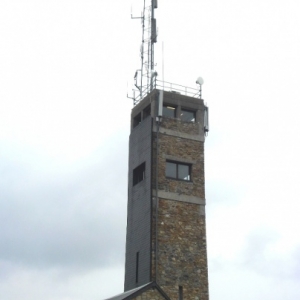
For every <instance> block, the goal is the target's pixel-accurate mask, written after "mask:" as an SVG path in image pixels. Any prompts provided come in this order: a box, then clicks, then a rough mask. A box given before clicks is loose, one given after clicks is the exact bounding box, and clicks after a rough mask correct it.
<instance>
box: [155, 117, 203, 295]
mask: <svg viewBox="0 0 300 300" xmlns="http://www.w3.org/2000/svg"><path fill="white" fill-rule="evenodd" d="M174 122H179V123H181V121H180V120H177V119H171V120H170V119H164V120H163V123H162V124H161V126H163V127H164V128H172V129H174V128H176V125H174ZM189 125H191V126H190V128H189V129H190V130H188V126H189ZM197 125H198V124H194V123H192V124H191V123H187V124H186V126H184V124H179V125H178V126H177V128H178V130H181V129H180V128H184V129H182V130H183V131H185V133H189V134H195V130H196V128H197ZM152 140H153V146H152V147H153V156H152V161H153V167H152V188H153V190H155V188H156V180H155V179H156V169H155V166H156V163H155V162H156V133H153V139H152ZM167 159H171V160H176V161H178V162H183V163H190V164H191V166H192V167H191V181H190V182H189V181H180V180H176V179H170V178H166V176H165V172H166V160H167ZM204 183H205V181H204V144H203V142H201V141H197V140H192V139H187V138H181V137H178V136H172V135H167V134H163V133H159V155H158V190H159V191H164V192H169V193H170V195H172V194H173V195H174V193H175V194H177V195H185V196H186V199H187V201H185V202H181V201H178V200H174V199H171V198H172V197H171V196H170V198H169V199H162V198H159V207H158V227H157V233H158V245H157V246H158V260H156V259H157V257H156V252H155V250H156V237H155V233H156V225H155V224H156V219H155V218H156V206H155V205H156V203H155V201H153V207H152V232H153V234H152V279H155V278H156V281H157V283H158V284H159V285H160V286H161V287H162V289H163V290H164V291H165V292H166V293H167V294H168V296H169V297H170V298H171V299H172V300H177V299H178V292H179V286H182V287H183V299H184V300H208V274H207V254H206V228H205V214H203V207H202V213H201V209H200V206H201V205H200V204H195V203H189V197H193V198H195V197H196V198H197V199H199V201H200V199H202V200H204V199H205V186H204ZM156 263H157V267H158V272H157V276H156Z"/></svg>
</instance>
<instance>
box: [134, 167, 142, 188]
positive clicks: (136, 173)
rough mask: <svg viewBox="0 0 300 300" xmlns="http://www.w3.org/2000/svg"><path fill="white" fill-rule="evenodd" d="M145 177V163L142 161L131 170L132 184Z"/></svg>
mask: <svg viewBox="0 0 300 300" xmlns="http://www.w3.org/2000/svg"><path fill="white" fill-rule="evenodd" d="M144 179H145V163H142V164H141V165H139V166H138V167H136V168H135V169H134V170H133V185H136V184H138V183H139V182H141V181H143V180H144Z"/></svg>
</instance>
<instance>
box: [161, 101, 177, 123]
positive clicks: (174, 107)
mask: <svg viewBox="0 0 300 300" xmlns="http://www.w3.org/2000/svg"><path fill="white" fill-rule="evenodd" d="M165 108H166V109H168V110H169V111H173V116H167V115H165V114H164V111H165ZM162 115H163V117H165V118H170V119H175V118H176V115H177V106H174V105H170V104H164V105H163V111H162Z"/></svg>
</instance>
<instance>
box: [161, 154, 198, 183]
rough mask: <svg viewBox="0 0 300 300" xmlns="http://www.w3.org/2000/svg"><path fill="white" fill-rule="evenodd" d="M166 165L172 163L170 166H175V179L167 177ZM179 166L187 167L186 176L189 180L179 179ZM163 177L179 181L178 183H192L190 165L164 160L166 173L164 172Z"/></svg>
mask: <svg viewBox="0 0 300 300" xmlns="http://www.w3.org/2000/svg"><path fill="white" fill-rule="evenodd" d="M168 163H172V164H175V165H176V176H175V177H172V176H168V175H167V164H168ZM179 166H187V167H188V176H189V179H182V178H179ZM165 176H166V178H168V179H173V180H179V181H184V182H192V164H190V163H185V162H180V161H175V160H169V159H167V160H166V172H165Z"/></svg>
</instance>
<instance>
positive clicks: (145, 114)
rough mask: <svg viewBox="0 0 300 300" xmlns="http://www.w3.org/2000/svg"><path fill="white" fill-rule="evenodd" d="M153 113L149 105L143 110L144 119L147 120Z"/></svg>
mask: <svg viewBox="0 0 300 300" xmlns="http://www.w3.org/2000/svg"><path fill="white" fill-rule="evenodd" d="M150 114H151V106H150V105H148V106H147V107H146V108H145V109H144V110H143V120H145V119H146V118H147V117H148V116H150Z"/></svg>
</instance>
